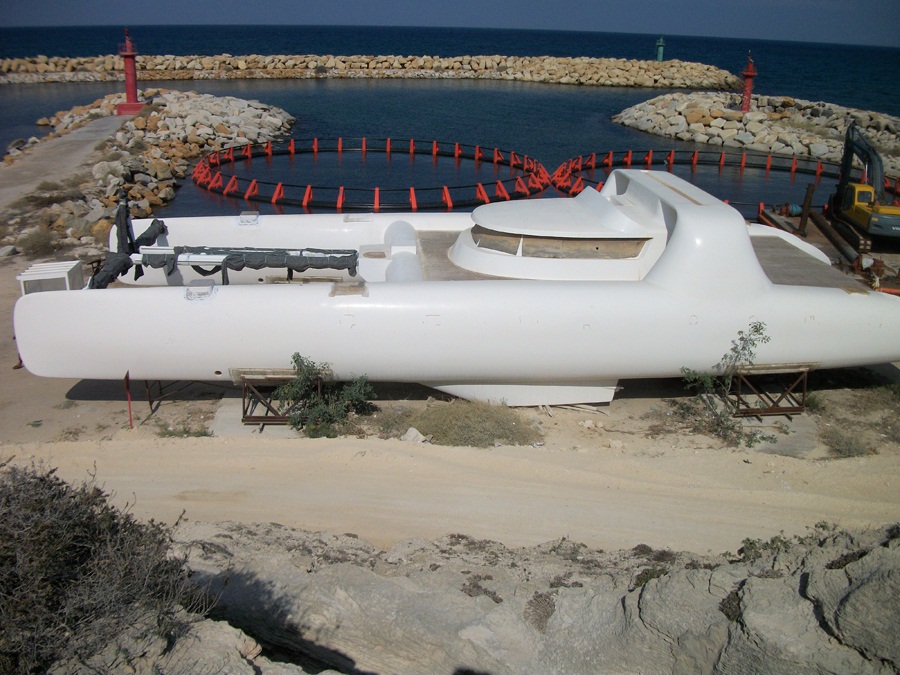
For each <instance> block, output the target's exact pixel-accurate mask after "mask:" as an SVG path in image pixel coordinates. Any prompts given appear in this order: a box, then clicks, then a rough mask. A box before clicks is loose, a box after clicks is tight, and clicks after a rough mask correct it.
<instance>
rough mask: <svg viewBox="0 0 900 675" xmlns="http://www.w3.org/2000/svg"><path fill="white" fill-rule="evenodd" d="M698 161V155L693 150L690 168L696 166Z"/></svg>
mask: <svg viewBox="0 0 900 675" xmlns="http://www.w3.org/2000/svg"><path fill="white" fill-rule="evenodd" d="M698 159H700V153H699V152H698V151H696V150H694V152H693V154H692V155H691V166H697V160H698Z"/></svg>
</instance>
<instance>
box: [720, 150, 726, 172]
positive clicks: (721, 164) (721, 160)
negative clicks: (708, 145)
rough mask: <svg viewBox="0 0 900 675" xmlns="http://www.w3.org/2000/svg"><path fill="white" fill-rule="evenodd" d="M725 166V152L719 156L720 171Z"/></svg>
mask: <svg viewBox="0 0 900 675" xmlns="http://www.w3.org/2000/svg"><path fill="white" fill-rule="evenodd" d="M724 166H725V153H724V152H723V153H722V154H721V155H719V171H721V170H722V169H723V168H724Z"/></svg>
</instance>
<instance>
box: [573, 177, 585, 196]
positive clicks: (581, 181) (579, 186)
mask: <svg viewBox="0 0 900 675" xmlns="http://www.w3.org/2000/svg"><path fill="white" fill-rule="evenodd" d="M582 190H584V178H582V177H581V176H579V177H578V180H576V181H575V184H574V185H573V186H572V190H571V194H573V195H577V194H578V193H579V192H581V191H582Z"/></svg>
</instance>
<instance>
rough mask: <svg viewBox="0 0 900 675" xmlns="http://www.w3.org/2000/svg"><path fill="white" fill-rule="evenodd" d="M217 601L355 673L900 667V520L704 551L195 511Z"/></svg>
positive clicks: (197, 572)
mask: <svg viewBox="0 0 900 675" xmlns="http://www.w3.org/2000/svg"><path fill="white" fill-rule="evenodd" d="M176 539H177V540H178V541H179V542H180V546H181V547H184V550H186V551H187V552H188V553H189V566H190V567H191V568H192V569H193V570H194V578H195V579H196V580H197V581H198V583H202V584H207V583H208V584H210V585H211V589H212V590H213V591H215V592H216V593H218V594H219V602H218V605H217V609H216V612H217V614H218V615H219V616H220V617H221V618H225V619H227V620H228V621H229V622H230V623H231V624H232V625H234V626H237V627H239V628H241V629H242V630H244V631H246V632H247V633H248V634H250V635H252V636H253V637H254V638H255V639H257V640H259V641H260V642H262V643H264V644H268V645H269V646H272V647H275V648H277V649H278V650H279V651H282V652H285V653H293V654H296V655H301V654H304V655H308V656H312V657H313V658H315V659H318V660H319V661H320V662H322V663H324V664H325V665H327V666H330V667H332V668H335V669H337V670H339V671H342V672H392V673H424V672H427V673H448V674H449V673H458V672H491V673H496V674H498V675H499V674H502V673H528V672H532V673H537V672H540V673H550V672H552V673H587V672H593V673H596V672H604V673H606V672H615V673H646V672H655V673H687V672H703V673H734V672H758V673H759V672H765V673H838V672H840V673H851V672H852V673H895V672H897V668H898V667H900V649H898V645H900V605H898V604H897V602H896V598H897V597H898V595H900V526H892V527H887V528H882V529H880V530H875V531H869V532H862V533H853V534H851V533H847V532H840V531H836V530H834V528H831V527H829V526H827V525H819V526H817V527H816V528H815V529H812V530H810V532H809V533H808V535H807V536H803V537H797V538H794V539H788V538H785V537H780V536H779V537H775V538H773V539H772V540H769V541H759V540H756V541H749V540H747V541H745V542H744V547H743V548H742V549H741V550H740V551H738V553H737V554H731V553H725V554H723V555H721V556H694V555H691V554H688V553H683V552H673V551H669V550H653V549H652V548H650V547H649V546H644V545H639V546H637V547H635V548H634V549H632V550H629V551H616V552H608V553H605V552H603V551H599V550H592V549H589V548H588V547H586V546H584V545H582V544H578V543H576V542H573V541H570V540H568V539H561V540H559V541H555V542H549V543H547V544H544V545H541V546H536V547H530V548H523V549H515V550H513V549H508V548H506V547H505V546H503V545H502V544H499V543H497V542H493V541H485V540H476V539H473V538H471V537H467V536H464V535H448V536H446V537H444V538H442V539H439V540H437V541H419V540H413V541H406V542H402V543H400V544H397V545H396V546H394V547H393V548H392V549H391V550H389V551H383V550H379V549H377V548H375V547H373V546H371V545H370V544H368V543H367V542H365V541H363V540H360V539H358V538H356V537H355V536H354V535H333V534H329V533H323V532H318V533H311V532H304V531H299V530H292V529H289V528H285V527H282V526H280V525H278V524H275V523H270V524H265V525H255V526H248V525H240V524H235V523H224V524H204V523H184V522H182V523H181V524H179V526H178V528H177V530H176Z"/></svg>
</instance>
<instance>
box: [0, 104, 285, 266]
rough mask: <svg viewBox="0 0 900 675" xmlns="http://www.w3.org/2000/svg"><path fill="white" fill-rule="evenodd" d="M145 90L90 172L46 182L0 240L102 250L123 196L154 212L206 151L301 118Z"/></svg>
mask: <svg viewBox="0 0 900 675" xmlns="http://www.w3.org/2000/svg"><path fill="white" fill-rule="evenodd" d="M143 97H144V99H145V100H147V101H148V104H147V105H146V106H145V107H144V109H143V110H142V111H141V113H140V114H139V115H137V116H135V117H133V118H131V119H129V120H127V121H125V122H124V123H123V125H122V127H121V129H120V130H119V131H118V132H117V133H116V134H115V136H114V137H113V138H112V139H111V140H110V141H109V142H108V143H106V144H105V145H104V146H103V147H100V148H98V149H97V151H96V152H95V154H94V156H93V157H92V164H91V167H86V171H85V174H84V175H79V176H75V177H73V178H72V179H70V180H69V181H67V183H66V185H62V184H47V183H45V184H42V185H41V186H39V191H38V193H37V194H34V195H30V196H29V197H28V198H26V199H24V200H21V201H20V203H18V204H17V205H16V208H15V209H14V213H13V214H12V215H11V217H10V218H8V220H7V222H8V224H9V225H10V226H11V227H12V230H13V233H11V234H8V235H7V236H6V237H5V238H3V239H2V240H0V241H2V243H3V244H13V245H15V246H16V247H17V248H19V249H22V250H25V251H29V249H36V248H43V249H48V248H49V249H52V248H55V247H56V246H59V245H66V246H77V245H82V246H89V247H99V248H97V249H96V250H95V251H92V252H93V253H98V254H99V253H100V249H101V248H104V242H105V241H106V238H107V235H108V233H109V229H110V227H111V226H112V222H113V219H114V217H115V211H116V208H117V206H118V203H119V199H120V196H122V195H124V197H125V199H126V200H127V202H128V206H129V210H130V213H131V216H132V217H134V218H145V217H148V216H150V215H152V214H153V212H154V210H155V209H156V208H158V207H160V206H162V205H164V204H165V203H166V202H168V201H171V200H172V199H174V198H175V190H176V189H177V186H178V183H177V181H178V180H180V179H183V178H184V177H185V176H186V174H187V172H188V169H189V165H190V162H191V161H192V160H194V159H196V158H198V157H199V156H200V155H201V154H203V153H206V152H211V151H214V150H219V149H222V148H224V147H227V146H234V145H246V144H250V143H262V142H265V141H268V140H272V139H274V138H277V137H278V136H280V135H283V134H285V133H287V132H288V131H289V130H290V126H291V124H292V123H293V122H294V118H293V117H292V116H291V115H289V114H288V113H287V112H285V111H284V110H281V109H280V108H276V107H274V106H269V105H265V104H263V103H260V102H259V101H248V100H244V99H239V98H234V97H230V96H212V95H209V94H197V93H194V92H181V91H167V90H160V89H148V90H146V91H144V92H143ZM121 102H124V95H122V94H114V95H110V96H107V97H105V98H102V99H98V100H97V101H94V102H93V103H91V104H89V105H85V106H78V107H76V108H73V109H72V110H68V111H61V112H58V113H57V114H56V115H54V116H53V117H51V118H48V119H44V120H41V121H40V123H41V124H45V125H49V126H52V127H53V131H52V132H51V134H50V136H51V137H53V136H55V135H59V134H64V133H67V132H68V131H71V130H72V129H75V128H78V127H79V126H82V125H84V124H87V123H88V122H90V121H91V120H93V119H96V118H98V117H105V116H109V115H114V114H115V109H116V104H117V103H121ZM39 142H41V141H39V140H38V139H37V138H32V139H29V140H28V141H23V142H22V143H21V144H17V145H18V147H17V148H16V149H14V150H13V151H12V152H11V153H10V154H9V155H7V157H6V158H5V161H7V162H12V161H15V160H16V159H17V158H18V157H20V156H23V155H25V154H27V153H28V151H29V148H30V147H31V146H33V145H35V144H37V143H39ZM35 252H37V251H35ZM43 252H47V251H46V250H44V251H43Z"/></svg>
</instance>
